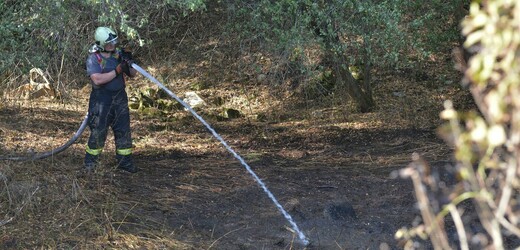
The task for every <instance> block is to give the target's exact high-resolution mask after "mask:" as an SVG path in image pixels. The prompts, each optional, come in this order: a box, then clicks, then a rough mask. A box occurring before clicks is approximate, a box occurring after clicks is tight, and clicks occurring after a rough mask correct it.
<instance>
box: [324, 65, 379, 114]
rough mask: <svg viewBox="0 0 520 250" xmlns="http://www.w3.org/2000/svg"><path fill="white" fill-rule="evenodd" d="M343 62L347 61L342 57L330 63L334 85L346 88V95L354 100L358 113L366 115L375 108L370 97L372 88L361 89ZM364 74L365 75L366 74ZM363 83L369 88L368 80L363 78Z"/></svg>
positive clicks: (360, 84) (359, 83)
mask: <svg viewBox="0 0 520 250" xmlns="http://www.w3.org/2000/svg"><path fill="white" fill-rule="evenodd" d="M344 62H347V59H346V58H344V57H343V56H334V57H333V61H332V63H333V70H334V78H335V82H336V84H338V85H343V86H346V87H347V91H348V94H349V95H350V96H351V97H352V99H354V101H355V102H356V104H357V106H358V109H359V111H360V112H362V113H366V112H370V111H372V109H373V108H374V106H375V103H374V98H373V97H372V91H371V90H372V88H371V87H370V88H367V89H363V88H362V87H361V86H362V83H361V82H360V81H358V80H356V78H354V76H352V72H350V71H349V69H348V67H347V65H345V63H344ZM365 67H366V66H365ZM365 71H366V69H365ZM364 73H365V74H366V72H364ZM364 81H365V83H364V85H365V86H370V82H369V81H370V78H368V79H367V78H365V79H364Z"/></svg>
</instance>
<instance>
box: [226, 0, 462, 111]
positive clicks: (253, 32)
mask: <svg viewBox="0 0 520 250" xmlns="http://www.w3.org/2000/svg"><path fill="white" fill-rule="evenodd" d="M227 2H228V3H227V4H228V6H231V7H229V8H228V9H229V10H230V16H232V17H233V18H234V19H233V20H232V21H231V23H232V24H233V25H234V28H235V30H237V32H238V33H239V34H240V36H239V38H240V39H241V40H242V41H244V42H247V41H253V42H255V44H256V45H259V46H260V47H261V48H262V49H263V50H264V51H268V53H269V55H271V56H273V57H277V58H278V59H277V62H278V63H275V65H273V67H272V68H271V69H270V70H271V71H272V72H268V73H273V74H276V73H278V72H279V71H281V70H282V71H283V70H285V71H289V70H292V71H293V72H294V71H296V74H298V75H300V76H303V79H304V81H303V82H305V80H306V82H307V83H310V84H312V83H313V82H312V81H309V79H313V76H315V75H317V74H318V75H321V77H320V78H319V79H323V78H324V77H329V76H330V77H329V79H328V80H330V81H331V82H332V84H331V85H332V86H333V87H336V88H337V89H340V90H346V91H347V92H348V94H349V95H350V96H351V97H352V98H353V99H354V100H355V102H356V103H357V105H358V108H359V110H360V111H361V112H367V111H370V110H372V109H373V107H374V105H375V103H374V98H373V95H372V89H373V86H374V84H375V83H374V81H373V80H372V79H373V78H372V77H371V76H372V74H373V72H374V70H381V69H391V70H392V69H396V68H399V67H401V68H402V67H411V64H412V61H413V60H415V59H418V58H419V59H420V58H425V57H426V56H427V53H428V50H429V49H438V46H437V47H435V46H430V47H427V46H426V45H427V44H429V43H431V40H435V41H436V42H438V44H442V42H445V41H447V40H449V39H453V37H456V36H453V35H451V37H450V36H448V37H442V35H443V34H444V35H446V34H457V32H456V27H457V24H456V22H454V21H453V18H452V17H453V13H451V12H450V11H451V10H453V9H454V8H455V7H456V6H457V4H456V2H455V3H451V2H450V3H448V4H447V3H445V1H437V0H436V1H402V0H386V1H375V0H370V1H350V0H347V1H345V0H341V1H340V0H329V1H325V0H320V1H311V0H281V1H269V0H258V1H227ZM438 7H443V8H438ZM450 19H451V20H450ZM440 20H441V21H442V22H443V24H442V25H441V24H440V23H441V22H439V21H440ZM446 27H448V28H449V27H451V28H452V29H451V30H450V32H447V31H446ZM443 45H444V44H443ZM430 51H431V50H430ZM284 73H286V72H284Z"/></svg>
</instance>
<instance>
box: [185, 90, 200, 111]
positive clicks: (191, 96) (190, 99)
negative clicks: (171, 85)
mask: <svg viewBox="0 0 520 250" xmlns="http://www.w3.org/2000/svg"><path fill="white" fill-rule="evenodd" d="M183 101H184V102H186V103H187V104H188V105H190V107H192V108H199V107H202V106H204V105H206V102H204V100H202V98H200V96H199V95H197V93H195V92H192V91H190V92H186V94H184V99H183Z"/></svg>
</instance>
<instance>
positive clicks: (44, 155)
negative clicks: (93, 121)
mask: <svg viewBox="0 0 520 250" xmlns="http://www.w3.org/2000/svg"><path fill="white" fill-rule="evenodd" d="M131 66H132V68H134V69H135V70H137V71H138V72H139V73H141V74H142V75H143V76H145V77H146V78H148V79H149V80H150V81H152V82H153V83H155V84H156V85H157V86H158V87H159V88H161V89H162V90H163V91H165V92H166V93H167V94H168V95H169V96H170V97H172V98H173V99H175V100H177V101H178V102H179V103H180V104H182V105H183V106H184V107H185V108H186V109H187V110H188V111H190V112H191V114H192V115H193V116H195V118H197V119H198V120H199V121H200V122H201V123H202V124H204V126H206V128H207V129H208V130H209V131H210V132H211V134H212V135H213V136H214V137H215V138H216V139H217V140H219V142H220V143H221V144H222V145H223V146H224V147H225V148H226V149H227V150H228V151H229V152H230V153H231V154H232V155H233V156H234V157H235V158H236V159H237V160H239V161H240V163H241V164H242V165H243V166H244V167H245V168H246V170H247V171H248V172H249V174H251V176H252V177H253V179H255V181H256V182H257V183H258V184H259V185H260V187H261V188H262V190H263V191H264V192H265V193H266V194H267V196H268V197H269V198H270V199H271V201H272V202H273V203H274V204H275V206H276V207H277V208H278V210H279V211H280V212H281V213H282V214H283V216H284V217H285V219H287V221H288V222H289V224H290V225H291V227H292V229H293V230H294V232H295V233H296V234H297V235H298V238H300V240H301V241H302V243H303V244H305V245H308V244H309V240H307V238H306V237H305V235H304V234H303V232H302V231H301V230H300V229H299V228H298V225H296V223H295V222H294V220H293V219H292V217H291V215H290V214H289V213H287V211H285V209H284V208H283V207H282V205H281V204H280V203H279V202H278V200H277V199H276V198H275V197H274V195H273V194H272V193H271V191H269V189H268V188H267V186H266V185H265V184H264V182H263V181H262V180H261V179H260V177H258V175H256V173H255V172H254V171H253V170H252V169H251V167H250V166H249V165H248V164H247V163H246V162H245V160H244V159H243V158H242V157H241V156H240V155H238V154H237V153H236V152H235V151H234V150H233V149H232V148H231V147H230V146H229V145H228V144H227V143H226V141H224V139H222V137H221V136H220V135H219V134H218V133H217V132H216V131H215V130H214V129H213V128H212V127H211V126H210V125H209V124H208V123H207V122H206V121H205V120H204V119H202V117H201V116H200V115H198V114H197V112H195V111H194V110H193V109H192V108H191V107H190V105H188V104H187V103H186V102H184V101H183V100H182V99H180V98H179V97H178V96H177V95H175V94H174V93H173V92H172V91H171V90H169V89H168V88H166V87H165V86H164V85H163V84H162V83H161V82H159V81H158V80H157V79H155V78H154V77H153V76H152V75H150V74H149V73H148V72H146V71H145V70H144V69H143V68H141V67H140V66H139V65H137V64H135V63H132V65H131ZM87 121H88V113H87V116H85V119H84V120H83V122H82V123H81V126H80V128H79V129H78V131H76V133H75V134H74V136H73V137H72V138H71V139H70V140H69V141H67V143H65V144H64V145H63V146H61V147H59V148H56V149H54V150H51V151H48V152H45V153H39V154H34V155H32V156H26V157H0V160H13V161H24V160H38V159H43V158H47V157H50V156H53V155H55V154H57V153H60V152H62V151H64V150H65V149H67V148H68V147H69V146H70V145H72V144H73V143H74V142H75V141H76V140H77V139H78V138H79V136H80V135H81V133H83V131H84V130H85V127H86V125H87Z"/></svg>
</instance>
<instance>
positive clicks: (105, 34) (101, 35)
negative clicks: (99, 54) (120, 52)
mask: <svg viewBox="0 0 520 250" xmlns="http://www.w3.org/2000/svg"><path fill="white" fill-rule="evenodd" d="M94 37H95V39H96V44H97V45H99V46H100V47H101V48H103V47H105V44H107V43H114V44H115V43H117V34H116V32H114V31H113V30H112V29H110V28H107V27H99V28H97V29H96V33H95V35H94Z"/></svg>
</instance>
